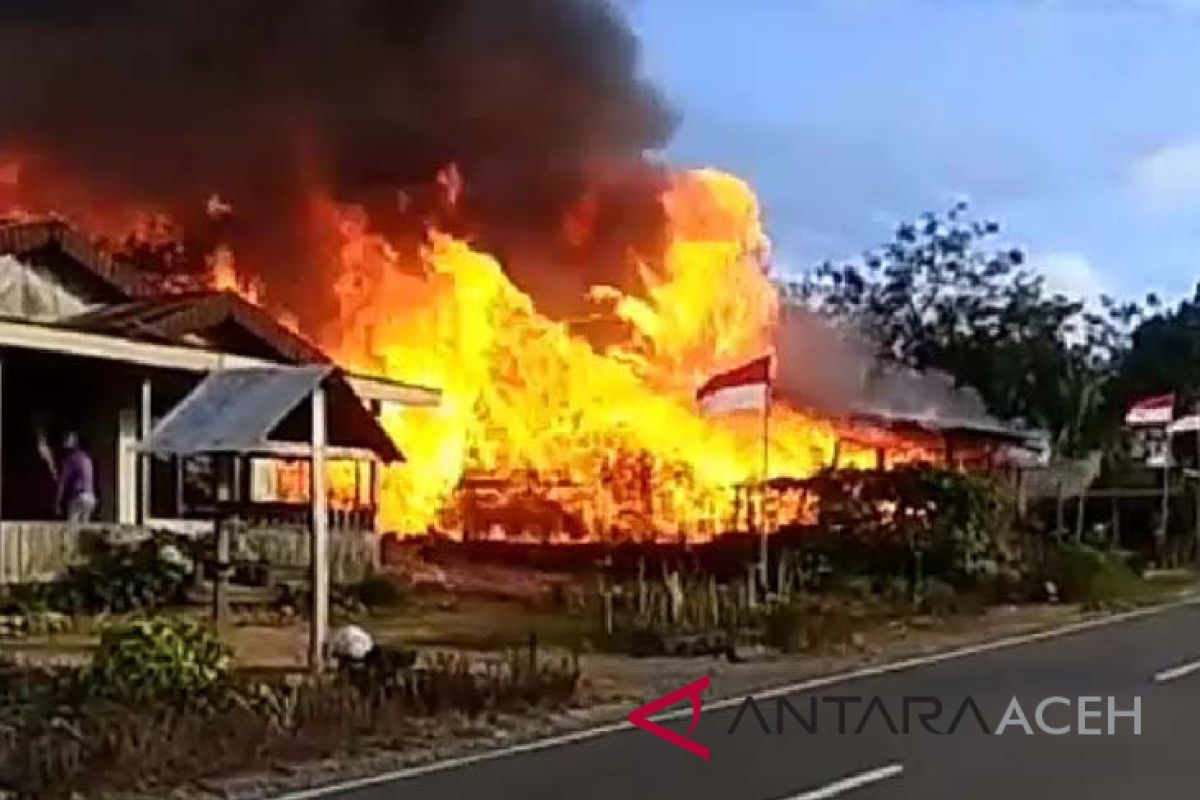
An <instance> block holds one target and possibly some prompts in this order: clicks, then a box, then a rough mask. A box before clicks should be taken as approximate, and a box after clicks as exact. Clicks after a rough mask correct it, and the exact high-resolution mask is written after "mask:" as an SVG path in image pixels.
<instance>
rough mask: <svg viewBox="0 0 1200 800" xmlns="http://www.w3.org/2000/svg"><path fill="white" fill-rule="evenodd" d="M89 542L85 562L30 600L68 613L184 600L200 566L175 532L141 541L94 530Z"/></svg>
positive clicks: (120, 610)
mask: <svg viewBox="0 0 1200 800" xmlns="http://www.w3.org/2000/svg"><path fill="white" fill-rule="evenodd" d="M83 544H84V549H83V555H84V557H85V560H84V562H83V563H82V564H79V565H75V566H72V567H71V568H70V569H69V570H68V571H67V575H66V576H65V577H64V578H63V580H61V581H58V582H56V583H53V584H48V585H46V586H45V587H40V588H38V589H37V590H35V593H36V596H31V597H29V598H28V599H29V601H31V602H37V603H40V604H43V605H45V606H48V607H50V608H52V609H54V610H55V611H59V612H62V613H65V614H80V613H101V612H115V613H118V614H122V613H127V612H130V611H153V610H155V609H158V608H162V607H164V606H167V605H171V604H173V603H177V602H179V601H180V600H181V599H182V598H183V595H184V592H185V591H186V588H187V585H188V582H189V580H190V576H191V575H192V572H193V570H194V565H195V557H194V554H193V553H192V552H191V549H192V547H193V545H192V544H191V543H190V542H188V541H187V540H186V539H184V538H183V537H178V536H174V535H172V534H167V533H155V534H154V535H152V536H150V537H149V538H146V539H142V540H140V541H136V542H119V541H118V542H114V541H110V540H108V539H107V538H105V537H104V536H102V535H90V536H87V537H85V538H84V540H83Z"/></svg>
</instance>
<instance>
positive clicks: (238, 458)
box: [139, 364, 403, 668]
mask: <svg viewBox="0 0 1200 800" xmlns="http://www.w3.org/2000/svg"><path fill="white" fill-rule="evenodd" d="M331 411H332V413H331ZM139 449H140V450H141V451H142V453H143V454H146V455H153V456H174V457H179V458H195V457H209V458H213V459H215V460H217V461H219V462H220V463H221V465H222V469H221V470H219V472H221V473H222V474H223V475H224V476H225V478H226V480H223V481H221V482H220V485H221V486H222V487H223V491H219V492H218V497H217V501H216V503H215V504H214V506H213V508H212V509H211V511H210V513H211V514H212V516H213V517H214V519H215V520H216V521H217V542H216V559H215V561H216V564H215V568H216V572H217V574H216V575H215V576H214V581H213V608H214V613H215V614H217V615H220V614H221V613H222V611H223V608H224V606H225V602H226V601H225V596H224V593H225V583H226V580H227V578H228V573H229V569H230V555H229V550H230V547H229V527H228V526H227V525H223V524H221V519H222V518H223V517H226V516H229V515H236V514H237V513H238V512H239V511H240V510H242V509H243V508H244V507H245V506H246V504H247V503H248V502H249V500H248V499H247V497H246V494H245V492H244V490H242V489H241V487H242V486H243V485H244V482H243V481H242V480H241V479H240V476H241V475H244V474H245V472H246V471H247V470H246V465H247V464H248V463H249V462H250V461H251V460H252V459H253V458H254V457H256V456H268V457H286V458H303V459H307V460H308V462H309V465H310V467H309V479H310V481H311V485H310V491H309V493H308V494H309V501H310V514H309V521H310V529H311V544H310V559H309V569H310V577H311V582H312V623H311V625H310V629H309V631H310V633H309V660H310V664H311V665H312V666H313V667H314V668H319V666H320V665H321V663H322V661H323V654H324V650H325V639H326V634H327V630H328V620H329V617H328V614H329V507H328V502H329V500H328V491H327V486H326V480H327V472H326V467H327V462H328V459H329V458H330V457H331V456H336V457H339V458H349V459H355V460H367V461H372V462H374V461H376V460H378V461H381V462H384V463H391V462H396V461H401V460H403V454H402V453H401V452H400V450H399V448H398V447H397V446H396V444H395V443H394V442H393V441H392V439H391V437H390V436H388V434H387V432H386V431H385V430H384V429H383V427H382V426H381V425H380V424H379V421H378V420H377V419H376V418H375V416H374V415H373V414H372V413H371V412H370V411H368V410H367V408H366V407H365V406H364V405H363V404H362V402H361V401H360V400H359V398H358V396H356V394H355V392H354V390H353V389H352V388H351V386H350V384H349V383H348V381H347V379H346V375H345V373H344V372H342V371H341V370H340V369H338V368H337V367H335V366H333V365H329V364H323V365H322V364H318V365H310V366H301V367H254V368H246V369H228V370H222V371H219V372H214V373H212V374H211V375H209V376H208V377H207V378H205V379H204V380H203V381H201V382H200V384H199V385H197V386H196V388H195V389H193V390H192V391H191V393H190V394H188V395H187V396H186V397H185V398H184V399H183V400H182V401H181V402H180V403H179V405H177V406H176V407H175V408H174V409H173V410H172V411H170V412H169V413H168V414H167V415H166V416H165V417H163V419H162V420H161V421H160V422H159V423H158V424H157V425H156V426H155V427H154V428H153V430H151V432H150V435H149V436H148V437H147V438H146V440H145V442H143V444H142V445H141V446H140V448H139Z"/></svg>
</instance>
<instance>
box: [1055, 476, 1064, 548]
mask: <svg viewBox="0 0 1200 800" xmlns="http://www.w3.org/2000/svg"><path fill="white" fill-rule="evenodd" d="M1054 488H1055V491H1054V535H1055V536H1058V537H1061V536H1062V535H1063V533H1064V531H1065V529H1066V527H1067V525H1066V521H1065V519H1064V517H1065V516H1066V511H1065V509H1064V508H1063V504H1064V502H1065V498H1064V497H1063V485H1062V479H1061V478H1060V479H1059V480H1058V482H1057V483H1056V484H1055V487H1054Z"/></svg>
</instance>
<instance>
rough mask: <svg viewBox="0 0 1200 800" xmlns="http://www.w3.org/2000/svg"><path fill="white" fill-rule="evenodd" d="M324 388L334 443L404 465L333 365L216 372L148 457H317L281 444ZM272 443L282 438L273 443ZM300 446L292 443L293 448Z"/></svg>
mask: <svg viewBox="0 0 1200 800" xmlns="http://www.w3.org/2000/svg"><path fill="white" fill-rule="evenodd" d="M319 386H325V387H326V391H327V402H328V403H329V405H330V406H331V408H330V411H331V412H332V413H330V414H328V415H327V418H326V419H327V424H328V425H329V431H328V441H329V443H331V444H333V445H335V446H340V447H342V448H346V447H348V448H353V449H357V450H361V451H369V452H371V453H374V454H375V455H376V456H378V457H379V458H380V459H382V460H384V461H402V460H404V456H403V455H402V454H401V452H400V450H399V448H398V447H396V444H395V443H394V442H393V441H392V439H391V437H390V436H389V435H388V434H387V432H386V431H384V429H383V427H382V426H381V425H380V424H379V421H378V420H376V419H375V417H374V416H373V415H372V414H371V413H370V412H369V411H367V409H366V408H365V407H364V406H363V405H362V403H361V402H359V400H358V398H357V397H356V396H355V394H354V392H353V390H352V389H351V388H350V386H349V384H348V383H346V380H345V376H344V375H343V373H342V372H341V370H339V369H338V368H337V367H334V366H333V365H311V366H304V367H255V368H249V369H230V370H223V371H220V372H215V373H213V374H211V375H209V376H208V377H207V378H205V379H204V380H203V381H201V382H200V384H199V385H198V386H197V387H196V388H195V389H193V390H192V392H191V393H190V394H189V395H188V396H187V397H185V398H184V399H183V401H182V402H180V403H179V405H177V406H176V407H175V408H174V409H173V410H172V411H171V413H169V414H168V415H167V416H166V417H164V418H163V419H162V420H161V421H160V422H159V423H158V425H156V426H155V428H154V430H153V431H151V433H150V436H149V438H148V439H147V441H146V443H145V444H144V445H143V446H142V448H141V449H142V450H143V451H145V452H148V453H155V454H161V455H179V456H194V455H202V454H209V453H234V454H246V455H254V454H263V455H279V454H281V452H290V453H294V454H306V455H307V454H310V453H309V449H308V448H306V447H305V446H304V445H303V444H301V445H300V447H299V448H295V447H293V448H292V449H290V450H281V444H284V443H283V442H280V441H278V435H279V434H280V432H281V431H280V428H281V425H282V423H283V422H284V420H285V418H287V417H288V416H289V415H290V414H292V412H294V411H296V410H297V409H298V408H299V407H300V406H301V404H303V403H304V401H305V400H306V399H307V398H308V397H309V396H310V395H312V393H313V392H314V391H316V389H317V387H319ZM294 433H295V431H293V434H294ZM272 435H276V437H277V438H276V439H272ZM309 435H311V434H309ZM296 438H297V437H296V436H294V435H293V436H292V437H291V439H292V440H293V441H295V439H296ZM306 438H307V437H306Z"/></svg>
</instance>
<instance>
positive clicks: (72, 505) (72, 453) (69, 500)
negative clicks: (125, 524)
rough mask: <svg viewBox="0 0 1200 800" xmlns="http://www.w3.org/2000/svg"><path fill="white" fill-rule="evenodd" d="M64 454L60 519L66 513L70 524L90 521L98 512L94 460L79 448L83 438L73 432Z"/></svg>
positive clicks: (58, 503) (56, 506)
mask: <svg viewBox="0 0 1200 800" xmlns="http://www.w3.org/2000/svg"><path fill="white" fill-rule="evenodd" d="M63 451H64V452H63V460H62V466H61V467H60V468H59V470H58V494H57V496H56V497H55V501H54V510H55V512H56V513H57V514H59V515H60V516H61V515H63V514H64V513H65V514H66V517H67V520H68V521H70V522H89V521H91V518H92V513H93V512H95V510H96V483H95V470H94V469H93V467H92V458H91V456H89V455H88V454H87V452H86V451H85V450H84V449H83V448H82V447H80V446H79V437H78V436H77V435H75V433H73V432H72V433H68V434H67V435H66V436H65V437H64V439H63Z"/></svg>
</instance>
